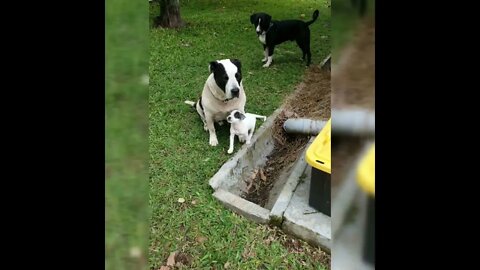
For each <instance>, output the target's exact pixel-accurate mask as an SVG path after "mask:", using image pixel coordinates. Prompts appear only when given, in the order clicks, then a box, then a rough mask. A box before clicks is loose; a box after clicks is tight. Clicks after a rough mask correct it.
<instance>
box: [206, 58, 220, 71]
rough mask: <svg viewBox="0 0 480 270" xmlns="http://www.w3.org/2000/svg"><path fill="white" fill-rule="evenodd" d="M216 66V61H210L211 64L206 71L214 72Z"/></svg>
mask: <svg viewBox="0 0 480 270" xmlns="http://www.w3.org/2000/svg"><path fill="white" fill-rule="evenodd" d="M218 65H219V64H218V62H217V61H212V62H210V64H208V71H210V73H213V72H215V70H216V69H217V67H218Z"/></svg>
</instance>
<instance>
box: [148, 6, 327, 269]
mask: <svg viewBox="0 0 480 270" xmlns="http://www.w3.org/2000/svg"><path fill="white" fill-rule="evenodd" d="M145 2H146V1H145ZM180 2H181V14H182V18H183V19H184V20H185V21H186V22H187V23H188V25H187V27H186V28H184V29H181V30H170V29H156V28H151V30H150V99H149V106H150V115H149V118H150V126H149V127H150V135H149V136H150V140H149V143H150V198H149V200H150V205H151V210H152V217H151V236H150V237H151V239H150V241H151V243H150V257H149V259H150V267H151V268H152V269H158V268H159V267H160V266H161V265H162V264H165V262H166V259H167V257H168V255H169V253H170V252H173V251H181V252H184V253H186V254H188V255H189V256H191V258H192V265H191V267H190V268H192V269H223V266H224V264H225V263H227V262H228V263H229V264H230V269H305V268H306V267H307V269H326V266H322V265H321V264H318V262H316V261H315V260H314V259H313V258H311V257H309V256H307V255H306V254H305V253H291V252H288V251H287V249H286V248H285V247H284V246H283V245H282V244H281V242H280V241H279V240H278V239H277V240H273V241H272V242H270V243H269V244H267V243H266V242H269V241H270V240H268V241H266V240H265V239H268V238H269V237H271V236H272V234H273V233H272V230H270V229H268V228H267V227H265V226H260V225H257V224H255V223H252V222H250V221H248V220H246V219H244V218H243V217H240V216H238V215H235V214H233V213H232V212H231V211H229V210H226V209H225V208H224V207H223V206H222V205H221V204H219V203H218V202H217V201H216V200H215V199H214V198H213V197H212V189H211V188H210V187H209V185H208V179H209V178H210V177H211V176H213V175H214V173H215V172H216V171H217V170H218V169H219V168H220V167H221V165H222V164H223V163H224V162H225V161H226V160H227V159H228V158H229V157H230V155H228V154H227V153H226V152H227V149H228V127H227V126H223V127H222V128H220V129H218V128H217V135H218V139H219V145H218V146H217V147H211V146H209V144H208V135H207V133H206V132H205V131H204V130H203V126H202V122H201V120H200V119H199V117H198V115H197V114H196V112H195V111H193V110H192V109H191V108H190V107H188V106H187V105H186V104H184V103H183V102H184V100H186V99H189V100H196V99H197V98H198V97H199V95H200V93H201V91H202V89H203V85H204V83H205V80H206V78H207V77H208V75H209V73H208V63H209V62H210V61H213V60H217V59H223V58H238V59H240V60H241V61H242V65H243V78H244V82H243V83H244V88H245V91H246V93H247V105H246V108H245V109H246V110H247V111H248V112H253V113H258V114H264V115H269V114H271V113H272V112H273V111H274V110H275V109H276V108H278V107H279V105H280V104H281V103H282V101H283V99H284V98H285V97H286V96H287V95H288V94H289V93H291V92H292V91H293V89H294V86H295V85H296V84H297V83H298V82H300V81H301V79H302V75H303V73H304V71H305V65H304V62H302V61H301V56H302V54H301V51H300V49H299V48H298V47H297V46H296V44H295V43H294V42H290V43H285V44H282V45H280V46H278V47H276V49H275V56H274V62H273V65H272V66H271V67H270V68H268V69H265V68H263V67H262V63H261V59H262V58H263V48H262V46H261V44H260V43H259V41H258V39H257V37H256V34H255V31H254V28H253V25H251V24H250V21H249V18H250V15H251V13H253V12H260V11H265V12H268V13H269V14H271V15H272V16H273V18H274V19H291V18H299V19H304V20H310V19H311V16H312V13H313V11H314V10H315V9H319V10H320V17H319V19H318V20H317V21H316V22H315V23H314V24H312V25H311V26H310V29H311V32H312V42H311V48H312V64H319V63H320V62H321V60H322V59H323V58H324V57H326V56H327V55H328V54H329V53H330V49H331V46H330V8H329V7H328V5H329V4H330V1H329V0H322V1H313V0H308V1H307V0H303V1H302V0H286V1H276V0H270V1H248V0H239V1H206V0H204V1H182V0H181V1H180ZM158 14H159V7H158V4H156V3H154V4H151V9H150V22H152V21H153V18H154V17H155V16H157V15H158ZM301 14H305V17H303V18H302V17H301ZM238 148H239V144H238V142H237V143H236V145H235V151H237V150H238ZM179 198H184V199H185V200H186V201H185V203H179V202H178V199H179ZM193 201H194V202H195V204H193V203H192V202H193ZM199 239H201V240H199ZM306 248H309V247H306ZM212 266H213V267H215V268H212Z"/></svg>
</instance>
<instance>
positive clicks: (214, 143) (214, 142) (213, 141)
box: [210, 137, 218, 146]
mask: <svg viewBox="0 0 480 270" xmlns="http://www.w3.org/2000/svg"><path fill="white" fill-rule="evenodd" d="M210 145H211V146H217V145H218V140H217V138H216V137H210Z"/></svg>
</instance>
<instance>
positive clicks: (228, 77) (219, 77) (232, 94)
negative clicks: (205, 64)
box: [209, 59, 242, 100]
mask: <svg viewBox="0 0 480 270" xmlns="http://www.w3.org/2000/svg"><path fill="white" fill-rule="evenodd" d="M209 69H210V72H211V73H213V78H214V79H215V83H216V84H217V86H218V87H219V88H220V89H221V90H222V91H223V93H224V95H225V100H230V99H233V98H238V97H239V95H240V89H241V85H242V64H241V63H240V60H238V59H223V60H217V61H212V62H210V66H209Z"/></svg>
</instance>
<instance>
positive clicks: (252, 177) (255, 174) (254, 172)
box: [250, 169, 258, 180]
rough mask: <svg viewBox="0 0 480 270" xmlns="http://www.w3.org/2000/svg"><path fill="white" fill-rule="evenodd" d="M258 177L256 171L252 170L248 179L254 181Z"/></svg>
mask: <svg viewBox="0 0 480 270" xmlns="http://www.w3.org/2000/svg"><path fill="white" fill-rule="evenodd" d="M257 175H258V169H255V170H253V172H252V175H250V179H252V180H254V179H255V178H257Z"/></svg>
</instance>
